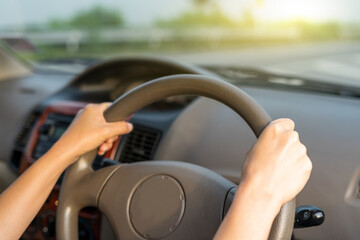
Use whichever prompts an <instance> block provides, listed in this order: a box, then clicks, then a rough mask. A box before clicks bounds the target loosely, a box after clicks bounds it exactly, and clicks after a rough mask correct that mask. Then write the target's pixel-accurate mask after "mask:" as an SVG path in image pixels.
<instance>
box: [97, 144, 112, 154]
mask: <svg viewBox="0 0 360 240" xmlns="http://www.w3.org/2000/svg"><path fill="white" fill-rule="evenodd" d="M112 146H113V144H112V143H111V144H107V143H103V144H101V145H100V147H99V151H100V152H103V153H105V152H107V151H109V150H110V149H111V148H112Z"/></svg>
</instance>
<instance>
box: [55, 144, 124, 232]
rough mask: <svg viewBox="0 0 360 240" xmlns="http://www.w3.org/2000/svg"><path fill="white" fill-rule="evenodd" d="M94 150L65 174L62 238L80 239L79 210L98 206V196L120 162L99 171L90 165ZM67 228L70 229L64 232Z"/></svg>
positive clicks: (60, 218) (59, 217) (59, 219)
mask: <svg viewBox="0 0 360 240" xmlns="http://www.w3.org/2000/svg"><path fill="white" fill-rule="evenodd" d="M96 152H97V151H96V150H93V151H91V152H89V153H87V154H85V155H83V156H81V157H80V158H79V160H78V161H77V162H75V163H74V164H73V165H72V166H71V167H70V168H69V169H68V170H67V171H66V173H65V177H64V180H63V185H66V186H69V187H67V188H62V189H61V192H60V196H59V208H58V209H59V210H58V211H57V222H60V223H62V224H58V225H57V235H58V237H59V238H60V239H62V238H66V239H68V238H67V237H65V236H72V237H71V239H76V238H78V229H77V226H78V224H77V222H78V215H79V211H80V210H81V209H82V208H84V207H88V206H94V207H97V206H98V199H99V196H100V193H101V191H102V189H103V188H104V185H105V184H106V182H107V181H108V179H109V178H110V177H111V176H112V174H114V172H116V170H117V169H118V168H120V167H121V165H116V166H109V167H106V168H103V169H100V170H98V171H94V170H93V169H92V168H91V165H92V161H93V160H94V158H95V156H96ZM64 229H67V231H68V232H64Z"/></svg>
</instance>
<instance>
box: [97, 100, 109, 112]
mask: <svg viewBox="0 0 360 240" xmlns="http://www.w3.org/2000/svg"><path fill="white" fill-rule="evenodd" d="M111 104H112V103H111V102H103V103H101V104H100V109H101V110H102V111H103V112H104V111H105V110H106V109H108V108H109V107H110V106H111Z"/></svg>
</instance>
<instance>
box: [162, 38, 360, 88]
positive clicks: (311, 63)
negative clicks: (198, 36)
mask: <svg viewBox="0 0 360 240" xmlns="http://www.w3.org/2000/svg"><path fill="white" fill-rule="evenodd" d="M169 57H172V58H174V59H177V60H180V61H184V62H190V63H195V64H200V65H217V66H219V65H225V66H248V67H256V68H261V69H264V70H268V71H271V72H276V73H286V74H295V75H299V76H304V77H309V78H313V79H316V80H325V81H332V82H339V81H341V83H343V84H350V85H354V84H356V85H357V86H359V87H360V42H332V43H311V44H299V45H296V44H294V45H287V46H276V47H258V48H256V47H251V48H244V49H238V50H224V51H214V52H213V51H211V52H193V53H183V54H174V55H170V56H169Z"/></svg>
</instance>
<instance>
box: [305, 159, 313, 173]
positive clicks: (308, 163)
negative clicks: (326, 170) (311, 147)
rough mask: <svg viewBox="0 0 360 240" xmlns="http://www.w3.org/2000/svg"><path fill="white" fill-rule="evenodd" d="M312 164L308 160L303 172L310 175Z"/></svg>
mask: <svg viewBox="0 0 360 240" xmlns="http://www.w3.org/2000/svg"><path fill="white" fill-rule="evenodd" d="M312 167H313V166H312V162H311V160H310V159H308V160H307V161H306V163H305V170H306V171H307V172H308V173H310V172H311V170H312Z"/></svg>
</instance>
